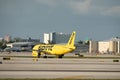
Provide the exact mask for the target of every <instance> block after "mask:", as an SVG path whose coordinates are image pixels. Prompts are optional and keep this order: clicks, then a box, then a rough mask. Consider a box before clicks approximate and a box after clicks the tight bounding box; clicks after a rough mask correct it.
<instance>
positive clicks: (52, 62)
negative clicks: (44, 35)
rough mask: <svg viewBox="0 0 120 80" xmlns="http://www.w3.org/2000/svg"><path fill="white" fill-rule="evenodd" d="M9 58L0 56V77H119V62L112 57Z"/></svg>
mask: <svg viewBox="0 0 120 80" xmlns="http://www.w3.org/2000/svg"><path fill="white" fill-rule="evenodd" d="M10 58H11V59H10V60H3V57H0V62H1V64H0V78H42V79H43V78H44V79H50V78H51V79H53V78H72V79H120V62H113V60H114V59H78V58H77V59H76V58H72V59H71V58H63V59H58V58H46V59H44V58H39V59H38V58H36V59H35V58H21V57H10ZM117 60H119V61H120V59H117Z"/></svg>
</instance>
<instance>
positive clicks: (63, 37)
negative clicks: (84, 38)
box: [44, 32, 70, 44]
mask: <svg viewBox="0 0 120 80" xmlns="http://www.w3.org/2000/svg"><path fill="white" fill-rule="evenodd" d="M69 38H70V34H64V33H56V32H51V33H44V43H45V44H48V43H52V44H56V43H67V42H68V40H69Z"/></svg>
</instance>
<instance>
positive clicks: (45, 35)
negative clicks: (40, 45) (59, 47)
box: [44, 33, 50, 44]
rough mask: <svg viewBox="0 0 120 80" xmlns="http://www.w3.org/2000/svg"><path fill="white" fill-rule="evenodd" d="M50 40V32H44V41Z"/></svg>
mask: <svg viewBox="0 0 120 80" xmlns="http://www.w3.org/2000/svg"><path fill="white" fill-rule="evenodd" d="M49 40H50V37H49V34H48V33H44V43H46V44H48V43H49Z"/></svg>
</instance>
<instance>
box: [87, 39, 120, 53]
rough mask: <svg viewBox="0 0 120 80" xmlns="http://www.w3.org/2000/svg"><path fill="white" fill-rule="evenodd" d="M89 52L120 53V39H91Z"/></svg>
mask: <svg viewBox="0 0 120 80" xmlns="http://www.w3.org/2000/svg"><path fill="white" fill-rule="evenodd" d="M89 52H90V53H93V52H99V53H100V54H104V53H109V54H111V53H114V54H117V53H120V39H118V38H112V39H110V40H106V41H98V42H96V41H90V45H89Z"/></svg>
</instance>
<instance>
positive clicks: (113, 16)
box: [0, 0, 120, 40]
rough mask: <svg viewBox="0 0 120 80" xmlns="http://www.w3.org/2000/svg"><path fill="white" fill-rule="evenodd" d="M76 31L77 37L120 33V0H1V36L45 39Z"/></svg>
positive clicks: (84, 37) (101, 37)
mask: <svg viewBox="0 0 120 80" xmlns="http://www.w3.org/2000/svg"><path fill="white" fill-rule="evenodd" d="M53 31H56V32H63V33H71V32H72V31H76V32H77V40H85V39H86V38H92V39H93V40H106V39H110V38H112V37H116V36H119V37H120V0H0V37H2V36H4V35H6V34H9V35H11V36H13V37H18V36H19V37H23V38H26V37H28V36H29V37H32V38H41V39H43V33H45V32H53Z"/></svg>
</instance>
